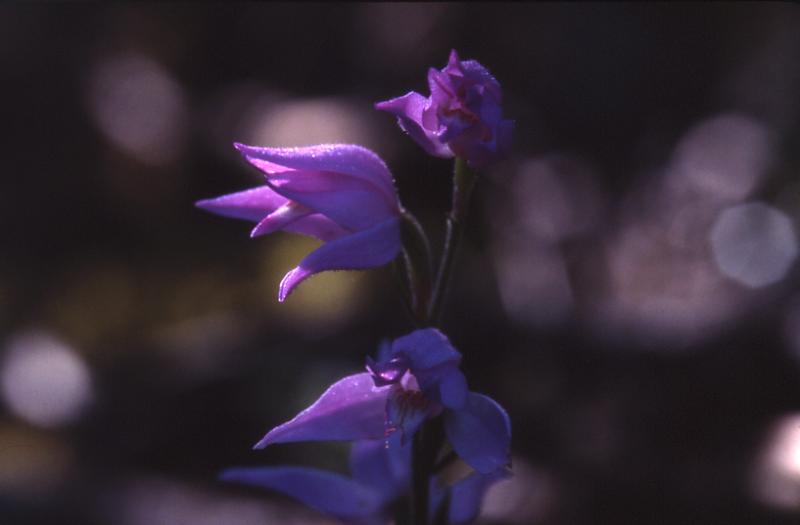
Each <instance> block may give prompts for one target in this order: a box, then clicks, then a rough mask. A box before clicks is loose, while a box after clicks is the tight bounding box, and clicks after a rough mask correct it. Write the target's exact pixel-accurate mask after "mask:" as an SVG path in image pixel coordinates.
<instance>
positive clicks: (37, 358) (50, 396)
mask: <svg viewBox="0 0 800 525" xmlns="http://www.w3.org/2000/svg"><path fill="white" fill-rule="evenodd" d="M90 383H91V378H90V374H89V368H88V367H87V366H86V364H85V363H84V362H83V360H82V359H81V358H80V356H78V354H76V353H75V351H74V350H73V349H71V348H70V347H69V346H67V345H66V344H65V343H63V342H61V341H59V340H58V339H56V338H55V337H53V336H51V335H49V334H46V333H43V332H30V333H25V334H21V335H18V336H16V337H14V338H13V339H11V341H9V343H8V345H7V348H6V355H5V358H4V359H3V363H2V369H1V370H0V390H2V395H3V400H4V401H5V403H6V405H8V408H9V409H10V410H11V411H12V412H13V413H14V414H16V415H17V416H19V417H20V418H22V419H24V420H25V421H28V422H29V423H32V424H34V425H38V426H42V427H54V426H58V425H62V424H65V423H69V422H70V421H73V420H74V419H76V418H77V417H78V416H79V415H80V413H81V411H82V410H83V409H84V407H85V406H86V404H87V403H88V402H89V401H90V399H91V396H92V393H91V384H90Z"/></svg>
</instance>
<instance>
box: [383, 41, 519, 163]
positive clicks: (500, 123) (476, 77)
mask: <svg viewBox="0 0 800 525" xmlns="http://www.w3.org/2000/svg"><path fill="white" fill-rule="evenodd" d="M428 85H429V87H430V90H431V95H430V96H429V97H427V98H426V97H424V96H422V95H421V94H419V93H417V92H415V91H411V92H409V93H407V94H406V95H403V96H402V97H398V98H393V99H391V100H386V101H384V102H378V103H377V104H376V105H375V107H376V108H377V109H379V110H382V111H388V112H389V113H391V114H393V115H395V116H396V117H397V122H398V124H399V125H400V127H401V128H402V129H403V131H405V132H406V133H408V135H409V136H410V137H411V138H412V139H414V140H415V141H416V142H417V143H418V144H419V145H420V146H422V148H423V149H424V150H425V151H427V152H428V153H429V154H431V155H434V156H437V157H445V158H450V157H453V156H456V157H461V158H464V159H466V160H467V163H468V164H469V166H470V167H471V168H474V169H480V168H483V167H485V166H486V165H488V164H490V163H491V162H494V161H495V160H498V159H500V158H502V157H504V156H505V155H506V154H507V153H508V150H509V149H510V147H511V139H512V135H513V132H514V121H512V120H506V119H503V112H502V107H501V103H502V92H501V90H500V84H499V83H498V82H497V80H495V78H494V77H493V76H492V75H491V73H489V71H488V70H487V69H486V68H485V67H483V66H482V65H481V64H479V63H478V62H477V61H475V60H463V61H462V60H459V58H458V54H457V53H456V51H455V50H452V51H451V52H450V59H449V61H448V63H447V66H445V67H444V69H442V70H441V71H438V70H436V69H434V68H430V69H429V70H428Z"/></svg>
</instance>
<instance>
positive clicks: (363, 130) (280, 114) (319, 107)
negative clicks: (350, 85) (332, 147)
mask: <svg viewBox="0 0 800 525" xmlns="http://www.w3.org/2000/svg"><path fill="white" fill-rule="evenodd" d="M362 113H363V112H361V111H359V110H357V109H356V108H355V107H354V105H353V104H350V103H349V102H347V101H344V100H339V99H333V98H325V99H303V100H287V101H283V102H281V103H280V104H275V105H273V106H271V107H269V108H267V110H266V111H265V112H264V114H263V115H262V116H261V117H260V118H259V119H257V120H256V121H255V122H254V124H253V129H251V130H250V131H249V132H248V133H247V135H248V136H249V137H250V140H252V144H269V145H270V146H272V147H296V146H310V145H313V144H326V143H350V144H364V145H365V146H368V147H372V148H375V147H376V146H377V145H376V143H375V135H376V134H375V133H374V132H372V130H371V128H370V126H369V123H368V122H367V121H366V120H365V117H364V116H363V114H362Z"/></svg>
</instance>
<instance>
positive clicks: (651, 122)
mask: <svg viewBox="0 0 800 525" xmlns="http://www.w3.org/2000/svg"><path fill="white" fill-rule="evenodd" d="M451 48H456V49H457V50H458V51H459V52H460V54H461V56H462V57H463V58H475V59H477V60H479V61H480V62H482V63H483V64H484V65H486V66H487V67H488V68H489V69H490V70H491V71H492V72H493V73H494V75H495V76H496V77H497V78H498V79H499V81H500V82H501V84H502V85H503V88H504V96H505V110H506V115H507V116H508V117H510V118H514V119H516V121H517V137H516V145H515V153H514V155H513V156H512V157H511V158H509V159H508V160H507V161H504V162H503V163H501V164H498V165H496V166H494V168H493V169H492V170H491V172H490V173H487V174H485V176H484V177H483V178H482V179H481V180H480V183H479V186H478V190H477V192H476V195H475V200H474V207H473V214H472V216H471V224H470V226H469V232H468V238H467V240H466V243H465V246H464V249H463V250H462V252H461V258H460V264H459V267H458V271H457V273H456V275H455V280H454V283H453V284H454V286H453V294H452V296H451V300H450V302H449V305H450V307H449V308H448V310H447V314H446V318H445V329H446V331H447V332H448V333H449V334H450V336H451V338H452V340H453V341H454V343H455V344H456V346H457V347H458V348H459V349H460V350H461V351H462V352H463V353H464V355H465V361H464V367H465V371H466V373H467V375H468V377H469V378H470V382H471V386H472V388H473V389H474V390H477V391H481V392H485V393H487V394H490V395H491V396H493V397H494V398H495V399H497V400H498V401H499V402H501V403H502V404H503V405H504V406H505V407H506V408H507V409H508V411H509V413H510V414H511V417H512V420H513V423H514V442H513V453H514V471H515V473H516V477H515V478H514V479H513V480H512V481H510V482H506V483H504V484H501V485H498V486H496V487H495V488H494V489H493V490H492V492H491V493H490V495H489V497H488V499H487V502H486V505H485V506H484V513H483V516H482V518H481V519H482V522H483V523H485V524H543V525H562V524H619V523H636V524H640V525H647V524H667V523H669V524H673V523H674V524H683V523H704V524H716V523H719V524H750V523H753V524H763V523H771V524H772V523H775V524H781V523H787V524H788V523H797V520H798V518H800V287H799V286H798V285H799V284H800V272H798V265H797V255H798V224H800V223H798V220H800V178H799V176H800V119H798V111H799V110H800V107H798V105H800V95H799V94H800V8H798V7H797V6H796V5H792V4H789V3H784V4H778V3H775V4H770V3H752V4H717V3H711V4H695V5H685V4H677V5H668V4H652V5H637V4H611V5H594V4H565V5H555V4H547V5H525V4H491V5H489V4H455V3H446V4H343V5H327V4H319V5H318V4H308V3H301V4H298V5H288V4H283V5H282V4H255V3H247V4H232V5H228V4H225V5H222V4H218V5H189V4H185V5H156V4H136V5H123V4H119V5H110V6H103V5H101V4H93V5H63V4H60V5H41V4H39V5H23V4H15V5H9V4H7V5H4V6H2V7H0V79H2V86H3V87H2V89H3V92H4V93H5V95H4V96H3V97H2V99H1V100H0V115H2V122H3V128H4V129H3V132H2V150H1V151H2V157H3V172H4V173H3V176H2V178H0V224H2V228H1V229H0V250H2V254H3V256H2V258H1V259H0V523H2V524H11V525H17V524H37V525H39V524H56V523H58V524H64V523H69V524H86V525H95V524H97V525H101V524H103V525H104V524H114V525H161V524H164V525H173V524H177V525H180V524H187V525H188V524H191V525H207V524H208V525H210V524H232V525H251V524H265V523H280V524H322V523H331V522H330V521H328V520H326V519H325V518H324V517H321V516H319V515H318V514H316V513H314V512H312V511H309V510H306V509H304V508H302V507H301V506H299V505H297V504H295V503H293V502H292V501H290V500H288V499H286V498H282V497H280V496H277V495H274V494H266V493H263V494H262V493H259V492H258V491H251V490H244V489H240V488H238V487H230V486H225V485H223V484H221V483H218V482H217V481H216V479H215V478H216V476H217V474H218V472H220V470H222V469H223V468H225V467H227V466H230V465H252V466H256V465H272V464H280V463H295V464H303V465H309V466H317V467H321V468H328V469H331V470H338V471H344V470H345V469H346V447H345V446H344V445H339V444H297V445H282V446H275V447H270V448H269V449H267V450H264V451H258V452H254V451H252V450H251V446H252V445H253V444H254V443H255V442H256V441H257V440H258V439H259V438H260V437H261V436H262V435H263V433H264V432H265V431H266V430H268V429H269V428H271V427H272V426H274V425H276V424H278V423H281V422H283V421H285V420H287V419H289V418H290V417H292V416H293V415H294V414H295V413H296V412H297V411H298V410H299V409H301V408H303V407H305V406H306V405H307V404H308V403H309V402H310V401H312V400H313V399H315V398H316V397H317V396H318V395H319V394H320V393H321V392H322V390H323V389H324V388H325V387H326V386H327V385H329V384H330V383H331V382H332V381H334V380H335V379H338V378H339V377H341V376H343V375H345V374H349V373H353V372H354V371H356V370H358V369H360V367H361V366H362V365H363V357H364V355H365V354H366V353H368V352H372V351H374V349H375V348H377V345H378V343H379V341H380V340H381V339H382V338H384V337H387V336H388V337H396V336H399V335H402V334H404V333H406V332H408V331H409V330H410V325H409V323H408V322H407V321H406V319H405V317H404V314H403V307H402V304H401V303H400V301H399V299H398V297H399V296H398V294H397V288H396V286H397V284H396V282H395V280H394V277H393V275H392V273H391V271H390V270H389V269H388V268H384V269H380V270H374V271H370V272H362V273H353V272H339V273H335V274H326V275H322V276H318V277H315V278H314V279H312V280H310V281H308V282H306V283H305V284H303V285H302V286H301V287H300V288H299V289H298V291H297V292H295V294H294V295H292V297H290V298H289V300H288V301H287V302H286V303H285V304H283V305H279V304H278V303H277V299H276V298H277V291H278V283H279V281H280V279H281V277H282V276H283V274H284V273H286V272H287V271H288V270H289V269H290V268H292V267H293V266H294V265H295V264H296V263H297V262H298V261H299V260H300V259H301V258H302V256H303V255H304V254H305V253H306V252H308V251H309V250H310V249H312V248H313V246H314V244H315V243H314V242H313V241H310V240H308V239H305V238H302V237H299V236H292V235H289V234H284V233H279V234H275V235H271V236H269V237H266V238H259V239H256V240H250V239H249V238H248V233H249V230H250V225H248V224H247V223H244V222H238V221H234V220H227V219H222V218H218V217H214V216H211V215H209V214H204V213H202V212H200V211H199V210H197V209H195V208H194V207H193V202H194V201H195V200H198V199H201V198H207V197H211V196H216V195H219V194H222V193H227V192H231V191H235V190H239V189H243V188H246V187H249V186H253V185H256V184H257V183H258V181H259V180H260V179H259V175H258V173H257V172H256V171H255V170H253V169H252V168H250V167H249V166H248V165H246V163H245V162H244V161H243V160H242V159H241V158H240V157H239V155H238V154H237V153H236V152H235V151H234V150H233V148H232V147H231V143H232V142H234V141H241V142H244V143H248V144H258V145H270V146H299V145H310V144H316V143H323V142H354V143H360V144H364V145H366V146H368V147H370V148H372V149H374V150H375V151H376V152H378V153H379V154H380V155H381V156H382V157H383V158H384V159H385V160H386V161H387V163H388V164H389V166H390V168H391V169H392V171H393V173H394V175H395V177H396V180H397V185H398V187H399V191H400V194H401V196H402V199H403V201H404V203H405V204H406V206H407V207H408V208H409V209H411V210H412V211H414V212H415V213H417V214H418V216H419V217H420V218H421V220H422V221H423V223H424V224H425V225H426V226H427V227H428V228H429V229H430V231H431V232H432V236H433V238H434V239H436V240H437V242H438V241H439V240H440V239H441V236H442V226H443V224H442V222H443V216H444V213H445V211H446V210H447V208H448V206H449V184H450V180H449V172H450V163H449V162H448V161H445V160H442V159H434V158H430V157H427V156H425V155H424V153H423V152H422V150H421V149H419V148H418V147H417V146H416V145H415V144H414V143H412V141H411V140H409V139H408V138H407V137H405V136H403V134H402V133H401V132H400V131H399V130H398V129H397V127H396V124H395V122H394V119H393V118H392V117H390V116H388V115H386V114H379V113H378V112H377V111H374V110H373V109H372V104H373V103H374V102H375V101H378V100H385V99H388V98H391V97H394V96H399V95H402V94H404V93H406V92H407V91H410V90H417V91H421V92H427V88H426V71H427V68H428V67H430V66H434V67H437V68H441V67H443V66H444V65H445V63H446V61H447V55H448V52H449V51H450V49H451Z"/></svg>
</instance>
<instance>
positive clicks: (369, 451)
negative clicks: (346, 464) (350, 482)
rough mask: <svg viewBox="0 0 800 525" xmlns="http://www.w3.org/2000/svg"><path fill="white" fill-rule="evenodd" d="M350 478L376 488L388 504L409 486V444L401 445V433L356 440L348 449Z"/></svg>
mask: <svg viewBox="0 0 800 525" xmlns="http://www.w3.org/2000/svg"><path fill="white" fill-rule="evenodd" d="M350 471H351V472H352V473H353V479H355V480H356V481H358V482H359V483H362V484H363V485H366V486H368V487H373V488H375V489H377V490H378V491H379V492H380V493H381V494H382V496H383V498H384V501H386V502H387V503H388V502H389V501H391V500H392V499H394V498H396V497H397V496H399V495H400V494H401V493H402V492H403V491H404V490H405V489H407V488H408V487H407V486H408V481H409V478H410V476H411V447H410V446H402V444H401V443H400V436H399V435H397V434H393V435H392V436H390V437H388V438H386V439H380V440H372V441H356V442H354V443H353V447H352V449H351V452H350Z"/></svg>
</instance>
